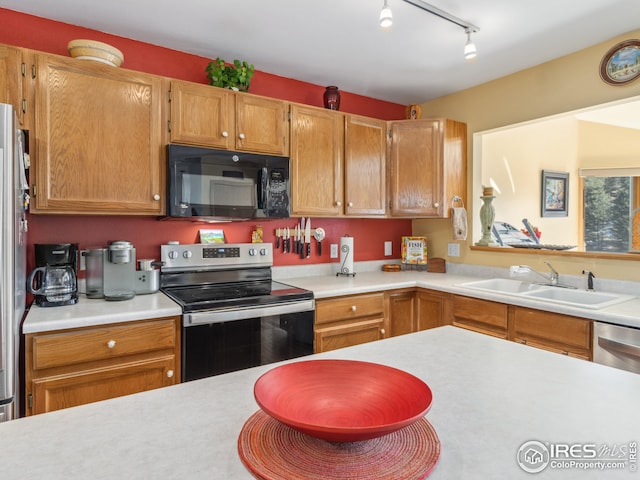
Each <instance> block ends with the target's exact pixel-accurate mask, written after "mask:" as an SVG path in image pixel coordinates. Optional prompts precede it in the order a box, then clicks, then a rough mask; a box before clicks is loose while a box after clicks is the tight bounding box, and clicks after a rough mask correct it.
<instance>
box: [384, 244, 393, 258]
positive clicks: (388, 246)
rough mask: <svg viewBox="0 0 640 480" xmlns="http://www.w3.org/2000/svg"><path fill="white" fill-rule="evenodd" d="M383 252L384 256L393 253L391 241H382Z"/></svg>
mask: <svg viewBox="0 0 640 480" xmlns="http://www.w3.org/2000/svg"><path fill="white" fill-rule="evenodd" d="M384 254H385V256H387V257H388V256H390V255H393V243H392V242H384Z"/></svg>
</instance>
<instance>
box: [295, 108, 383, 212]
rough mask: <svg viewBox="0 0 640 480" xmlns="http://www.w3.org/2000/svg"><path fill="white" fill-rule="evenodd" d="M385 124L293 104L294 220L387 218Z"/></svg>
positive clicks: (370, 119) (374, 120)
mask: <svg viewBox="0 0 640 480" xmlns="http://www.w3.org/2000/svg"><path fill="white" fill-rule="evenodd" d="M386 130H387V122H385V121H383V120H376V119H373V118H367V117H362V116H358V115H350V114H341V113H339V112H335V111H332V110H326V109H321V108H315V107H306V106H303V105H296V104H292V105H291V179H292V182H291V189H292V192H291V197H292V202H291V203H292V210H293V214H294V215H303V216H304V215H313V216H342V215H347V216H349V215H352V216H357V217H381V216H384V215H385V213H386Z"/></svg>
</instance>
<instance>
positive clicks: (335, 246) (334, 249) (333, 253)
mask: <svg viewBox="0 0 640 480" xmlns="http://www.w3.org/2000/svg"><path fill="white" fill-rule="evenodd" d="M329 257H330V258H338V244H337V243H332V244H331V255H330V256H329Z"/></svg>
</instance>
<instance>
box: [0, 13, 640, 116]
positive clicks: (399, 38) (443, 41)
mask: <svg viewBox="0 0 640 480" xmlns="http://www.w3.org/2000/svg"><path fill="white" fill-rule="evenodd" d="M388 2H389V6H390V7H391V9H392V11H393V17H394V24H393V26H392V27H391V29H389V30H387V31H385V30H382V29H381V28H380V27H379V25H378V15H379V13H380V9H381V8H382V4H383V0H315V1H311V0H179V1H175V0H109V1H100V2H99V1H90V2H87V1H86V0H55V1H51V0H0V7H5V8H9V9H11V10H17V11H21V12H25V13H29V14H33V15H37V16H42V17H46V18H50V19H54V20H58V21H62V22H66V23H70V24H73V25H80V26H83V27H88V28H91V29H94V30H99V31H103V32H107V33H111V34H115V35H120V36H123V37H127V38H132V39H135V40H139V41H143V42H148V43H151V44H155V45H161V46H164V47H168V48H172V49H175V50H180V51H184V52H189V53H193V54H196V55H201V56H204V57H208V58H215V57H218V56H219V57H222V58H224V59H225V60H227V61H231V60H233V59H236V58H237V59H240V60H246V61H248V62H249V63H253V64H254V65H255V68H256V69H257V70H260V71H263V72H269V73H273V74H276V75H281V76H284V77H289V78H295V79H298V80H302V81H305V82H310V83H313V84H317V85H337V86H338V87H340V89H341V90H345V91H349V92H352V93H357V94H360V95H365V96H368V97H373V98H378V99H382V100H387V101H391V102H396V103H400V104H403V105H407V104H411V103H422V102H424V101H427V100H430V99H433V98H437V97H440V96H443V95H446V94H449V93H453V92H456V91H459V90H462V89H465V88H468V87H471V86H474V85H478V84H481V83H484V82H487V81H489V80H492V79H495V78H499V77H502V76H504V75H508V74H510V73H513V72H516V71H518V70H522V69H524V68H527V67H530V66H534V65H538V64H540V63H543V62H545V61H548V60H552V59H554V58H558V57H560V56H563V55H566V54H569V53H572V52H575V51H578V50H581V49H583V48H586V47H589V46H592V45H595V44H597V43H600V42H603V41H606V40H608V39H610V38H612V37H615V36H617V35H621V34H624V33H627V32H630V31H632V30H635V29H637V28H639V27H640V22H639V20H640V1H639V0H535V1H524V0H430V2H429V3H431V4H432V5H434V6H436V7H438V8H440V9H442V10H445V11H446V12H448V13H450V14H452V15H454V16H456V17H459V18H461V19H463V20H466V21H468V22H470V23H472V24H474V25H477V26H478V27H480V31H479V32H478V33H476V34H474V35H473V37H472V38H473V40H474V41H475V43H476V46H477V48H478V57H477V58H476V59H475V60H474V61H472V62H465V60H464V57H463V47H464V43H465V41H466V35H465V34H464V31H463V29H462V28H461V27H459V26H457V25H454V24H452V23H449V22H447V21H445V20H443V19H441V18H439V17H436V16H433V15H431V14H429V13H427V12H424V11H422V10H420V9H418V8H416V7H415V6H412V5H410V4H408V3H406V2H404V1H402V0H388ZM124 53H125V65H124V66H125V67H126V52H124ZM603 53H604V52H603ZM593 68H594V69H597V68H598V65H594V67H593Z"/></svg>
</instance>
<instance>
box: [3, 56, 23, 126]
mask: <svg viewBox="0 0 640 480" xmlns="http://www.w3.org/2000/svg"><path fill="white" fill-rule="evenodd" d="M23 72H24V74H26V70H25V68H23V63H22V50H21V49H20V48H18V47H11V46H9V45H0V103H8V104H11V105H13V108H14V109H15V110H16V114H17V115H18V121H20V123H21V124H22V123H23V116H24V113H23V95H22V84H23V77H24V75H23Z"/></svg>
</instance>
